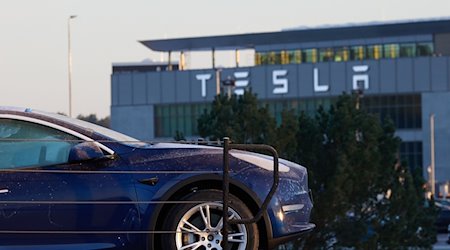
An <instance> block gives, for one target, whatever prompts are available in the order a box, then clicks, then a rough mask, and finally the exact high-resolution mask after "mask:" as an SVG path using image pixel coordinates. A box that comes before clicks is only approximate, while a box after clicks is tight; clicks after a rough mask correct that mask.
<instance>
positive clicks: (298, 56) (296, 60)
mask: <svg viewBox="0 0 450 250" xmlns="http://www.w3.org/2000/svg"><path fill="white" fill-rule="evenodd" d="M302 62H303V59H302V51H301V50H299V49H298V50H295V51H294V61H293V62H292V63H302Z"/></svg>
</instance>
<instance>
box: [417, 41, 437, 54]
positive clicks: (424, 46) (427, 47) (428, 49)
mask: <svg viewBox="0 0 450 250" xmlns="http://www.w3.org/2000/svg"><path fill="white" fill-rule="evenodd" d="M433 51H434V49H433V43H418V44H417V47H416V55H417V56H432V55H433Z"/></svg>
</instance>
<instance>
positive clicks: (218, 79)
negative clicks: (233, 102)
mask: <svg viewBox="0 0 450 250" xmlns="http://www.w3.org/2000/svg"><path fill="white" fill-rule="evenodd" d="M221 72H222V69H216V95H220V78H221V76H220V75H221Z"/></svg>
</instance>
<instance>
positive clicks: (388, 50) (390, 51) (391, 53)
mask: <svg viewBox="0 0 450 250" xmlns="http://www.w3.org/2000/svg"><path fill="white" fill-rule="evenodd" d="M383 49H384V53H383V55H384V58H398V57H399V52H400V46H399V45H398V44H396V43H393V44H385V45H384V46H383Z"/></svg>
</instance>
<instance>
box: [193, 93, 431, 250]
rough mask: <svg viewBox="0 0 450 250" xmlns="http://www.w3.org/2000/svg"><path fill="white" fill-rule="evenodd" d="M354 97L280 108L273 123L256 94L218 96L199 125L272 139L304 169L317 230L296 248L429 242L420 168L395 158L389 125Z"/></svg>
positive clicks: (216, 132)
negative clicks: (311, 107)
mask: <svg viewBox="0 0 450 250" xmlns="http://www.w3.org/2000/svg"><path fill="white" fill-rule="evenodd" d="M357 98H358V97H357V96H351V95H345V94H344V95H342V96H340V97H339V98H338V101H337V102H336V104H335V105H333V106H332V107H331V108H330V109H329V110H325V109H323V108H319V109H318V110H317V112H316V114H315V116H314V117H311V116H309V115H307V114H305V113H301V114H300V115H296V114H295V112H294V111H292V110H290V111H289V110H285V111H283V113H282V122H281V124H279V126H277V125H276V123H275V120H274V119H273V118H272V117H271V116H270V114H269V112H268V110H267V108H264V107H263V108H261V107H258V103H257V98H256V96H255V95H253V94H251V93H248V92H246V93H245V94H244V95H243V96H240V97H237V96H232V97H231V98H228V97H226V96H217V97H216V98H215V100H214V102H213V106H212V109H211V111H210V112H209V113H204V114H203V115H202V116H201V117H200V119H199V121H198V122H199V127H198V129H199V132H200V135H201V136H203V137H209V138H210V139H213V140H215V139H221V138H222V137H224V136H229V137H231V138H232V140H233V141H234V142H237V143H266V144H271V145H274V146H275V147H276V148H277V150H278V151H279V154H280V156H282V157H283V158H286V159H289V160H291V161H295V162H297V163H300V164H301V165H304V166H307V167H308V173H309V186H310V188H311V189H312V191H313V194H314V201H315V203H314V206H315V207H314V209H313V213H312V221H313V223H315V224H316V225H317V228H316V229H315V230H314V231H313V233H312V234H310V236H309V237H308V238H307V239H306V241H305V242H298V245H297V246H299V245H302V246H304V247H306V248H307V249H328V248H345V247H355V248H362V249H377V248H382V249H385V248H387V249H402V248H410V247H423V248H429V247H431V244H432V243H433V242H434V241H435V231H434V228H433V223H434V221H435V214H436V213H435V210H434V208H433V206H431V205H430V206H426V203H425V200H424V190H423V180H422V178H421V174H420V173H419V174H413V173H411V172H410V171H409V168H408V167H407V166H405V164H402V163H400V162H399V161H398V158H399V157H398V149H399V145H400V139H399V138H398V137H396V136H395V128H394V126H393V123H392V122H390V121H389V120H386V121H383V122H380V121H379V120H378V118H376V117H375V116H373V115H371V114H368V113H367V112H365V111H364V109H357V108H356V103H357V102H358V100H357Z"/></svg>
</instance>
